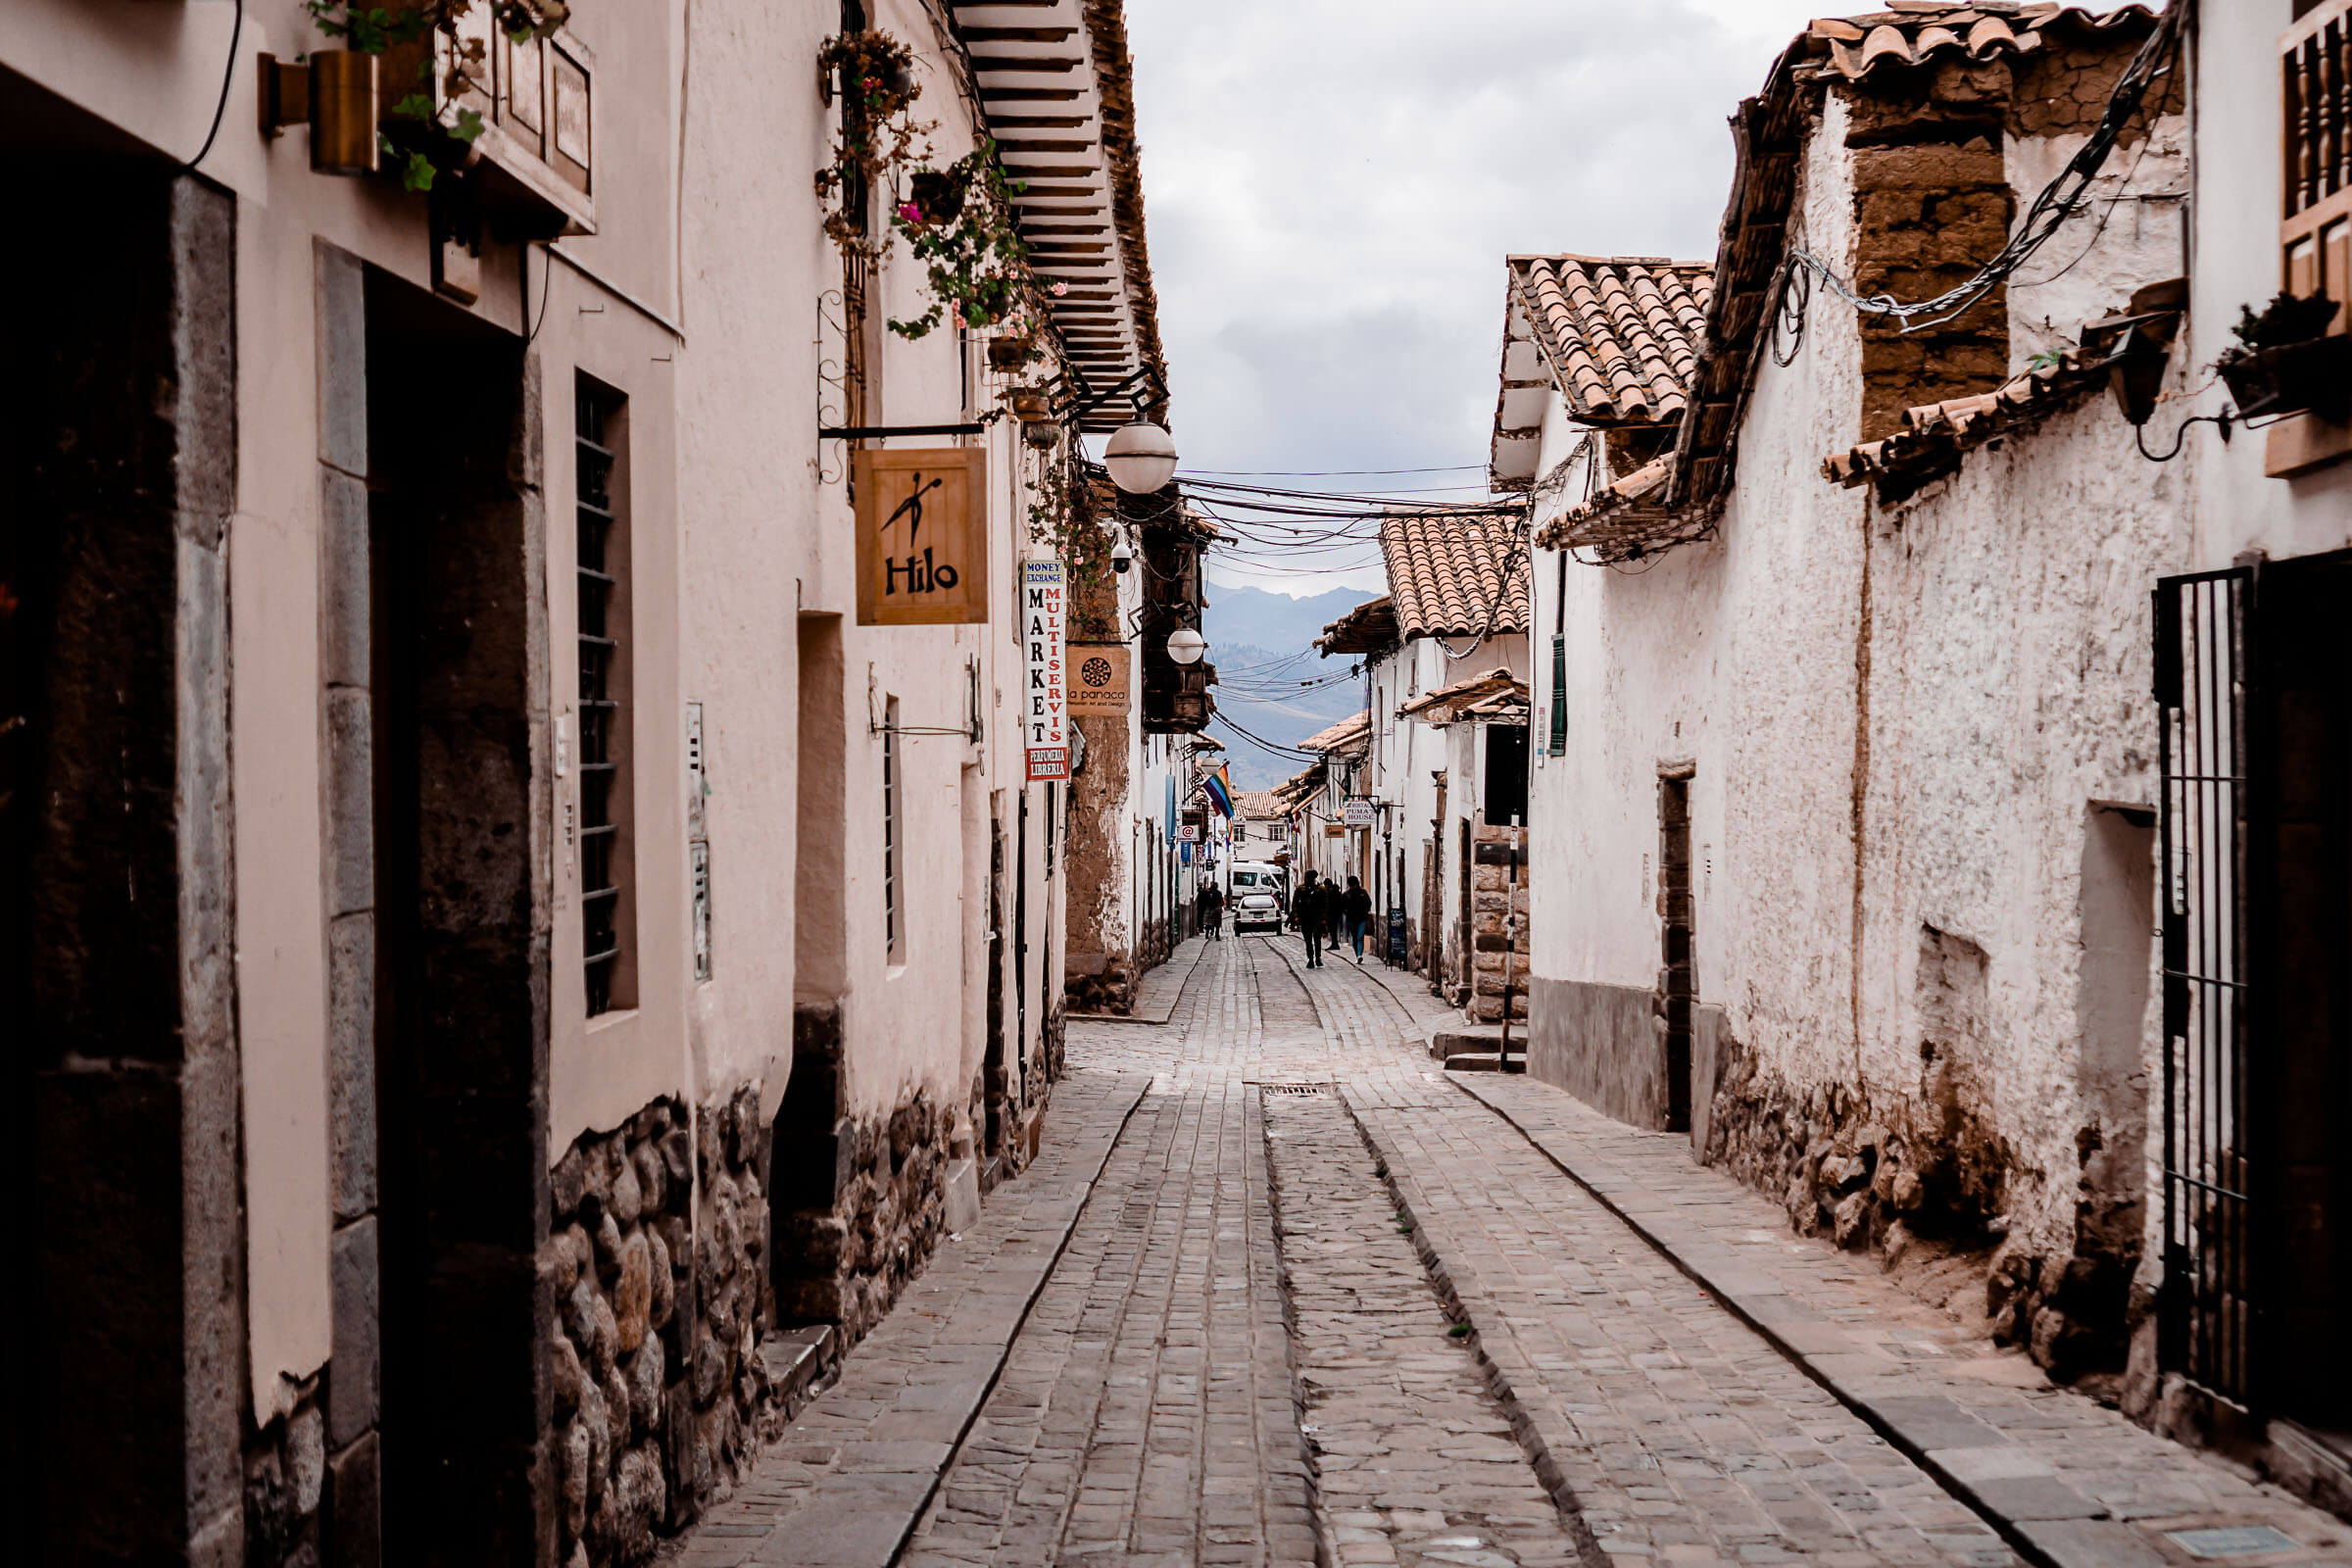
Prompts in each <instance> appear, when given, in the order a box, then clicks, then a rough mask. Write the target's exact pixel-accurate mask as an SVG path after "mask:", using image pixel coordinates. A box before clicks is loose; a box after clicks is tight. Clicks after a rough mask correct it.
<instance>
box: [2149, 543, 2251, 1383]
mask: <svg viewBox="0 0 2352 1568" xmlns="http://www.w3.org/2000/svg"><path fill="white" fill-rule="evenodd" d="M2252 587H2253V584H2252V578H2251V576H2250V574H2249V573H2247V572H2244V571H2226V572H2212V573H2203V574H2199V575H2196V576H2190V577H2175V578H2168V579H2166V580H2165V581H2163V582H2162V583H2160V584H2159V585H2158V586H2157V590H2156V700H2157V706H2158V711H2159V718H2160V723H2159V733H2158V746H2159V751H2160V758H2161V766H2162V792H2161V793H2162V807H2161V809H2162V817H2163V849H2164V865H2163V877H2164V892H2163V898H2164V1021H2165V1029H2164V1033H2165V1050H2164V1104H2165V1119H2164V1247H2165V1276H2164V1297H2163V1307H2162V1315H2161V1318H2160V1324H2159V1327H2160V1334H2161V1340H2160V1344H2161V1348H2162V1351H2163V1355H2162V1359H2163V1361H2164V1364H2165V1366H2166V1367H2167V1368H2168V1369H2173V1370H2178V1371H2180V1372H2182V1373H2185V1374H2186V1375H2187V1376H2188V1377H2189V1378H2190V1379H2191V1380H2193V1381H2194V1382H2196V1383H2198V1384H2199V1385H2201V1386H2203V1387H2204V1388H2206V1389H2208V1390H2210V1391H2212V1392H2214V1393H2216V1394H2220V1395H2223V1396H2225V1397H2229V1398H2230V1399H2233V1400H2236V1401H2237V1402H2239V1403H2241V1404H2245V1405H2249V1406H2251V1405H2252V1404H2253V1403H2254V1402H2255V1398H2256V1395H2257V1378H2258V1375H2259V1371H2260V1369H2259V1368H2258V1367H2257V1366H2256V1365H2255V1361H2254V1344H2255V1339H2254V1336H2255V1332H2256V1326H2257V1319H2258V1317H2259V1314H2260V1302H2261V1298H2260V1294H2259V1290H2260V1285H2261V1271H2260V1269H2259V1268H2258V1266H2257V1259H2256V1258H2255V1255H2254V1240H2255V1236H2254V1199H2253V1194H2254V1185H2253V1184H2254V1182H2255V1180H2256V1179H2257V1176H2258V1171H2257V1168H2256V1164H2255V1160H2254V1158H2253V1156H2252V1153H2251V1150H2250V1144H2251V1134H2252V1131H2253V1128H2252V1123H2251V1108H2252V1097H2251V1094H2250V1089H2251V1074H2252V1067H2253V1062H2252V1059H2251V1057H2252V1052H2251V1045H2252V1036H2251V1029H2250V1022H2251V1008H2250V1006H2249V1003H2250V1001H2251V998H2250V996H2249V994H2248V979H2249V967H2248V963H2249V959H2248V951H2247V940H2246V938H2247V931H2248V924H2249V918H2250V911H2249V909H2248V900H2247V892H2248V885H2249V875H2248V856H2249V850H2250V841H2251V837H2252V835H2251V834H2250V833H2249V831H2248V821H2247V812H2248V808H2249V804H2250V802H2249V790H2248V787H2247V771H2248V747H2247V715H2248V703H2247V690H2248V685H2249V681H2248V663H2247V631H2248V621H2249V612H2250V609H2251V599H2252Z"/></svg>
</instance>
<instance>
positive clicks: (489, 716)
mask: <svg viewBox="0 0 2352 1568" xmlns="http://www.w3.org/2000/svg"><path fill="white" fill-rule="evenodd" d="M340 265H341V266H343V267H346V268H351V269H355V270H359V271H360V272H362V273H363V274H364V275H363V276H362V278H361V279H360V280H359V290H360V298H359V299H356V300H355V299H353V298H352V297H351V292H350V290H349V288H348V287H346V286H344V285H340V284H337V283H335V282H333V281H331V280H328V281H322V313H323V314H327V315H329V316H330V318H332V324H331V325H330V329H329V331H330V336H329V338H328V341H327V342H326V344H325V345H324V346H323V348H322V352H324V353H327V354H328V355H329V356H330V359H329V364H328V366H327V373H326V375H325V376H324V377H322V379H324V380H326V381H327V382H328V383H329V385H330V392H329V398H330V404H329V408H328V410H327V411H326V415H325V416H324V417H326V418H329V419H333V418H339V417H348V416H349V415H352V414H358V415H359V416H360V417H362V418H364V421H365V445H364V449H363V451H362V453H361V454H359V456H360V462H361V464H362V465H364V470H365V472H366V474H367V481H366V490H365V500H364V503H363V505H364V506H365V509H366V511H365V515H366V518H367V528H368V540H369V549H368V558H367V567H366V570H367V580H368V589H367V599H368V611H367V613H366V616H365V619H364V620H363V619H362V618H361V617H360V616H359V615H358V614H355V613H352V611H351V608H350V607H349V606H345V607H342V608H341V612H340V615H339V618H338V620H337V623H336V628H335V629H336V631H337V633H338V634H339V635H340V636H342V637H343V638H346V639H351V640H355V641H357V642H358V644H359V646H361V647H364V648H366V649H367V651H368V652H367V657H366V666H365V670H364V674H363V672H362V671H360V670H358V669H354V670H352V671H349V672H347V673H346V674H345V675H344V684H343V685H342V686H341V687H336V686H333V685H330V690H329V713H330V732H332V733H333V735H334V744H335V745H336V746H337V747H338V748H339V749H340V750H341V752H342V757H341V759H340V762H341V766H340V767H339V768H338V769H337V772H338V779H337V782H336V783H334V784H333V785H332V786H330V791H329V794H330V798H331V802H332V805H331V809H330V823H331V824H332V825H331V827H330V833H331V834H332V835H333V837H334V839H335V842H333V843H331V844H330V848H329V860H330V865H331V870H330V877H331V878H332V879H333V880H335V881H336V882H337V883H338V884H339V886H338V898H337V904H336V912H337V915H338V918H340V917H342V916H344V915H346V914H354V913H360V912H366V913H367V914H368V915H369V916H370V918H371V922H372V945H373V960H374V961H373V965H372V979H373V991H374V998H373V1003H374V1005H373V1016H372V1025H373V1028H372V1039H371V1040H370V1041H368V1045H369V1046H371V1047H372V1054H373V1056H374V1068H375V1081H374V1085H373V1088H374V1102H375V1106H376V1116H375V1143H376V1154H377V1170H376V1207H377V1216H376V1217H377V1219H378V1221H379V1223H380V1232H378V1230H377V1228H376V1227H375V1226H371V1225H369V1224H368V1221H367V1219H366V1218H365V1217H363V1218H361V1219H359V1220H356V1221H353V1222H352V1223H350V1224H348V1225H346V1226H345V1227H343V1229H342V1230H340V1231H339V1232H338V1238H337V1255H336V1269H337V1280H336V1298H337V1299H336V1303H335V1316H336V1326H335V1339H336V1344H335V1361H334V1377H335V1382H336V1385H337V1386H336V1390H335V1393H336V1395H337V1398H336V1399H335V1400H330V1410H329V1425H330V1428H332V1429H333V1431H332V1433H331V1436H332V1437H334V1438H346V1437H352V1435H353V1434H355V1433H358V1432H360V1431H362V1430H363V1423H364V1421H365V1418H366V1416H367V1415H368V1411H367V1410H366V1409H365V1408H364V1407H360V1408H355V1407H354V1406H353V1400H354V1398H355V1392H354V1385H355V1380H360V1379H369V1380H372V1379H373V1378H374V1377H375V1368H374V1367H373V1366H371V1365H369V1364H368V1363H369V1362H372V1361H374V1360H375V1359H376V1357H375V1356H374V1355H373V1354H371V1353H369V1352H371V1351H374V1350H375V1349H376V1346H377V1343H378V1341H377V1336H378V1335H379V1334H380V1358H381V1380H380V1383H379V1384H377V1385H376V1387H377V1388H380V1391H381V1393H380V1401H381V1402H380V1409H381V1417H380V1430H381V1442H382V1450H381V1451H382V1470H381V1475H382V1497H383V1507H382V1519H383V1553H384V1560H386V1561H393V1562H414V1563H420V1564H421V1563H439V1562H459V1561H464V1562H470V1563H504V1562H514V1563H522V1562H530V1561H535V1560H537V1557H538V1555H539V1553H540V1551H541V1548H542V1545H543V1542H542V1533H543V1531H546V1530H548V1529H550V1528H551V1524H550V1521H548V1520H547V1519H545V1518H544V1517H543V1509H542V1507H541V1505H540V1502H539V1498H538V1492H539V1487H540V1485H541V1483H540V1480H539V1477H540V1475H541V1474H542V1471H543V1469H544V1466H545V1463H546V1461H545V1456H544V1453H543V1451H542V1450H543V1447H544V1443H545V1438H546V1423H547V1411H546V1409H545V1406H544V1404H543V1402H542V1400H543V1398H544V1396H543V1395H542V1394H541V1392H540V1390H541V1389H542V1388H543V1386H544V1385H543V1382H542V1378H541V1373H540V1368H541V1367H542V1366H543V1365H544V1364H545V1362H546V1357H547V1355H548V1342H549V1336H550V1334H551V1332H552V1328H553V1314H552V1310H551V1306H550V1303H549V1300H548V1298H547V1293H546V1291H545V1290H544V1288H543V1287H541V1285H540V1284H539V1280H538V1272H537V1269H538V1258H539V1254H540V1249H541V1246H542V1244H543V1243H544V1242H545V1241H546V1239H547V1230H548V1198H547V1180H548V1177H547V1171H548V1158H547V1088H548V1049H549V1032H548V1030H549V1025H548V1009H549V987H550V984H551V976H550V974H549V966H548V965H549V956H548V936H547V929H548V922H549V920H550V918H551V913H552V911H551V907H550V904H551V898H552V888H551V886H550V883H549V880H548V875H547V871H548V866H549V859H548V857H547V856H546V855H545V854H544V853H543V852H542V853H534V846H541V847H544V846H545V845H546V844H547V843H548V842H549V840H548V835H549V831H550V828H551V825H552V824H551V823H550V821H549V820H548V811H549V806H548V800H549V791H548V790H547V788H546V781H545V777H544V760H543V758H542V755H541V754H542V748H543V746H544V745H545V744H546V737H547V734H548V731H549V724H548V717H549V715H548V703H549V697H550V692H549V677H548V669H547V661H548V637H547V614H546V602H545V593H546V554H545V527H546V519H545V514H544V503H543V499H542V490H541V475H540V474H539V473H538V472H536V471H534V466H535V461H536V460H535V458H534V457H533V454H534V453H535V451H536V444H535V442H533V441H530V440H528V439H526V427H527V426H528V425H530V424H532V423H535V422H536V421H537V420H538V418H539V409H538V400H537V398H536V397H534V396H531V395H530V394H529V392H528V390H527V383H528V382H530V381H533V380H535V378H536V369H537V368H536V365H535V364H533V363H532V362H530V361H529V360H528V359H527V357H526V354H525V351H524V348H523V345H522V344H521V343H520V342H518V341H517V340H516V339H515V337H514V336H513V335H512V334H510V333H506V332H503V331H499V330H496V329H494V328H491V327H488V326H486V325H484V324H483V323H482V322H480V321H479V320H477V319H474V318H472V317H470V316H468V315H466V313H464V312H461V311H459V310H457V309H455V308H454V307H451V306H448V305H446V304H444V303H442V302H441V301H438V300H436V299H434V298H432V297H431V296H430V295H428V294H425V293H423V292H422V291H420V290H418V289H417V288H415V287H413V286H411V285H409V284H407V283H404V282H401V281H400V280H398V279H396V278H393V277H391V276H389V275H387V274H384V273H381V272H378V271H375V270H372V269H358V267H357V264H356V263H352V262H349V261H348V259H345V260H344V261H343V262H341V263H340ZM355 304H356V305H359V306H360V307H361V309H362V313H363V316H364V320H363V321H352V320H350V319H347V318H348V312H349V309H350V307H351V306H352V305H355ZM338 313H340V314H338ZM355 329H356V332H355ZM355 338H356V341H355ZM358 342H364V344H365V348H364V351H363V353H362V354H361V355H360V356H356V357H355V356H353V355H352V354H351V350H352V349H353V348H354V347H356V346H357V344H358ZM355 358H356V359H357V363H356V364H355V363H354V359H355ZM337 395H341V396H342V397H343V398H345V399H346V400H348V401H349V403H350V404H351V406H350V407H348V408H345V407H340V406H338V405H336V404H335V403H334V402H333V399H334V398H335V397H336V396H337ZM559 427H561V422H560V421H559ZM342 461H343V463H344V464H345V465H346V466H349V464H350V459H349V458H348V457H346V458H344V459H343V460H342ZM354 622H358V624H356V625H355V624H354ZM330 673H331V671H330ZM355 676H359V677H362V678H364V680H365V686H364V688H361V687H359V682H358V680H356V679H354V677H355ZM355 688H356V690H355ZM354 753H357V754H359V755H360V756H363V757H366V756H370V755H371V758H372V768H371V769H368V770H366V771H365V772H363V765H361V764H356V763H355V762H354V760H353V756H352V754H354ZM363 779H364V780H365V781H364V782H363ZM362 791H365V792H366V793H365V794H364V795H363V794H362V793H361V792H362ZM362 801H367V802H369V803H370V805H369V806H368V807H366V808H363V807H362V805H361V802H362ZM352 961H353V962H354V963H357V962H358V961H359V958H358V956H357V949H356V944H355V954H354V957H353V960H352ZM354 1087H356V1086H350V1085H347V1086H345V1090H346V1092H347V1093H348V1092H349V1091H350V1090H351V1089H352V1088H354ZM379 1291H380V1297H379V1298H378V1299H377V1300H375V1301H370V1299H369V1298H370V1297H371V1296H377V1293H378V1292H379ZM361 1386H362V1387H364V1386H365V1385H361ZM368 1392H369V1393H373V1392H374V1391H373V1390H372V1389H370V1390H368ZM354 1441H357V1440H356V1439H354Z"/></svg>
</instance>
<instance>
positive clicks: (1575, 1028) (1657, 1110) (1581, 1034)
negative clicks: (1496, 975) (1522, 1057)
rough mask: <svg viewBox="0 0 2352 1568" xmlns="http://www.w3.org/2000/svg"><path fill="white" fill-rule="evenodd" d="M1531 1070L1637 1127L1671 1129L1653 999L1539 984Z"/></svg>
mask: <svg viewBox="0 0 2352 1568" xmlns="http://www.w3.org/2000/svg"><path fill="white" fill-rule="evenodd" d="M1529 989H1530V992H1531V994H1532V995H1533V997H1534V998H1535V1000H1536V1006H1535V1008H1534V1009H1533V1012H1532V1014H1531V1022H1530V1024H1529V1027H1528V1035H1527V1042H1528V1044H1527V1070H1528V1072H1529V1074H1530V1075H1531V1076H1533V1077H1536V1078H1539V1079H1541V1080H1543V1081H1544V1083H1547V1084H1552V1085H1555V1086H1556V1087H1558V1088H1561V1089H1565V1090H1566V1091H1568V1093H1570V1094H1572V1095H1574V1096H1575V1097H1576V1098H1577V1099H1579V1100H1581V1101H1583V1102H1584V1103H1586V1104H1588V1105H1591V1106H1592V1107H1593V1109H1595V1110H1598V1111H1601V1112H1603V1113H1604V1114H1607V1115H1610V1116H1614V1117H1615V1118H1616V1119H1617V1120H1619V1121H1621V1122H1625V1123H1627V1124H1628V1125H1629V1126H1634V1127H1646V1128H1648V1129H1650V1130H1651V1131H1653V1132H1655V1131H1660V1130H1662V1129H1663V1128H1664V1127H1665V1125H1666V1104H1667V1099H1666V1050H1665V1045H1664V1042H1663V1041H1661V1040H1660V1039H1659V1037H1658V1031H1657V1027H1656V1024H1655V1022H1654V1019H1653V1006H1652V1003H1653V1000H1654V998H1653V994H1652V993H1651V992H1648V991H1645V990H1640V989H1637V988H1635V987H1633V986H1612V985H1604V984H1602V983H1600V982H1598V981H1592V980H1553V979H1549V978H1544V979H1536V980H1533V981H1531V982H1530V986H1529Z"/></svg>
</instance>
